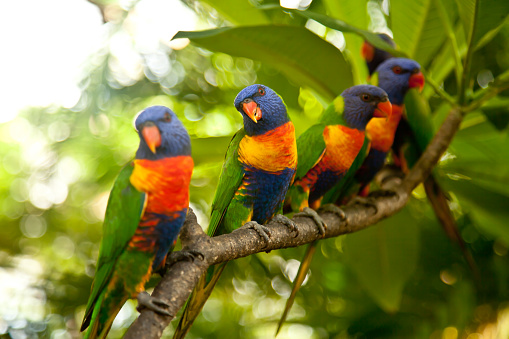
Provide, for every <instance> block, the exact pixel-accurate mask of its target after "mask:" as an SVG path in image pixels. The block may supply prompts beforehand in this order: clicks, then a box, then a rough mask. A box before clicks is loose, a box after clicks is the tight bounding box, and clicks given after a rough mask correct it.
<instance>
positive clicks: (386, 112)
mask: <svg viewBox="0 0 509 339" xmlns="http://www.w3.org/2000/svg"><path fill="white" fill-rule="evenodd" d="M391 114H392V105H391V102H390V101H389V100H386V101H381V102H379V103H378V105H376V109H375V113H374V114H373V116H374V117H375V118H389V117H390V116H391Z"/></svg>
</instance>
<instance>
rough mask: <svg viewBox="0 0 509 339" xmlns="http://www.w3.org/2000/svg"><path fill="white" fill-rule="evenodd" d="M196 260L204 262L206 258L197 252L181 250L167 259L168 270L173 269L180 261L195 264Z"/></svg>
mask: <svg viewBox="0 0 509 339" xmlns="http://www.w3.org/2000/svg"><path fill="white" fill-rule="evenodd" d="M196 259H199V260H204V259H205V256H204V255H203V254H202V253H201V252H200V251H196V250H181V251H176V252H172V253H170V254H168V257H167V258H166V268H169V267H171V266H172V265H174V264H175V263H177V262H179V261H183V260H185V261H192V262H194V261H195V260H196Z"/></svg>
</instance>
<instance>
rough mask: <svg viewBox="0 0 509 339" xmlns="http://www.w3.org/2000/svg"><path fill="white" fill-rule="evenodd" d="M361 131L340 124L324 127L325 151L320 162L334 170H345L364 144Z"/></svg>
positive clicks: (363, 135)
mask: <svg viewBox="0 0 509 339" xmlns="http://www.w3.org/2000/svg"><path fill="white" fill-rule="evenodd" d="M364 137H365V134H364V132H363V131H359V130H357V129H353V128H348V127H346V126H341V125H332V126H327V127H325V129H324V131H323V138H324V140H325V153H324V155H323V157H322V162H323V163H324V164H326V165H327V167H328V168H329V169H330V170H332V171H335V172H344V171H347V170H348V169H349V168H350V167H351V166H352V163H353V161H354V160H355V158H356V157H357V154H359V151H360V150H361V148H362V145H363V144H364Z"/></svg>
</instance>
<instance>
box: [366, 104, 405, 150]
mask: <svg viewBox="0 0 509 339" xmlns="http://www.w3.org/2000/svg"><path fill="white" fill-rule="evenodd" d="M403 110H404V106H403V105H402V106H398V105H392V114H391V116H390V117H389V118H388V119H386V118H373V119H371V120H370V121H369V123H368V125H367V126H366V133H367V134H368V137H369V139H370V140H371V148H373V149H376V150H377V151H382V152H389V150H390V149H391V147H392V143H393V142H394V135H395V134H396V129H397V128H398V124H399V122H400V120H401V116H402V114H403Z"/></svg>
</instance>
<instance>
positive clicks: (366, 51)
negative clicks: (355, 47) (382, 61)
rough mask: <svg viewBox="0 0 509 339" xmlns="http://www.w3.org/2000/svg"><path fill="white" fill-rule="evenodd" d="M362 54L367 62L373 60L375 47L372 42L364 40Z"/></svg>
mask: <svg viewBox="0 0 509 339" xmlns="http://www.w3.org/2000/svg"><path fill="white" fill-rule="evenodd" d="M361 55H362V57H363V58H364V60H366V61H367V62H370V61H371V60H373V57H374V56H375V47H373V46H372V45H371V44H370V43H368V42H367V41H364V43H363V44H362V48H361Z"/></svg>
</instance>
